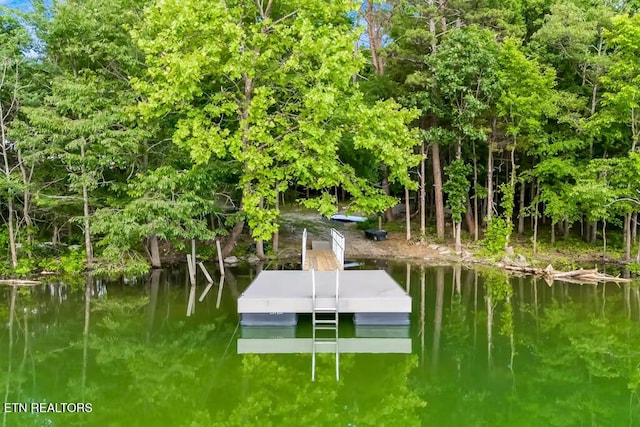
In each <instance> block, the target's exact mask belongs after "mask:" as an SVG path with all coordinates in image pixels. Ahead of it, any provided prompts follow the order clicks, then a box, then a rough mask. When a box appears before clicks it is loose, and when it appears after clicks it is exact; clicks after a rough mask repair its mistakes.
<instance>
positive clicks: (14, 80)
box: [0, 9, 30, 268]
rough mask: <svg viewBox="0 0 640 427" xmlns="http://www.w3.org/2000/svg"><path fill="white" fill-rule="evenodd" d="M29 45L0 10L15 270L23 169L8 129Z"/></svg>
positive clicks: (0, 105) (0, 101) (6, 182)
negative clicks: (18, 197)
mask: <svg viewBox="0 0 640 427" xmlns="http://www.w3.org/2000/svg"><path fill="white" fill-rule="evenodd" d="M29 42H30V38H29V36H28V33H27V31H26V29H25V28H24V27H23V26H22V25H21V24H20V23H19V21H18V19H17V18H16V17H15V16H14V15H13V14H11V13H6V11H3V10H1V9H0V150H1V153H2V174H3V175H4V179H3V180H2V184H1V187H0V188H1V189H2V192H3V193H4V194H5V196H4V199H5V202H6V204H7V211H8V212H7V217H6V218H5V221H6V223H7V227H8V234H9V239H8V240H9V253H10V254H11V265H12V266H13V268H16V267H17V266H18V254H17V249H16V234H17V230H16V228H17V227H16V209H15V197H16V195H17V193H18V192H19V191H20V190H21V185H20V181H19V180H18V179H17V178H18V177H16V176H15V175H16V174H15V171H16V170H18V168H20V167H21V164H20V163H21V159H20V158H19V156H17V150H16V146H15V143H14V142H12V141H11V140H10V139H9V135H8V133H9V132H8V126H9V124H10V123H11V121H12V120H13V119H14V118H15V116H16V114H17V110H18V106H19V104H20V100H19V91H20V86H21V83H20V80H21V77H22V76H21V73H22V66H23V62H24V60H23V54H22V50H23V49H25V48H27V47H28V45H29Z"/></svg>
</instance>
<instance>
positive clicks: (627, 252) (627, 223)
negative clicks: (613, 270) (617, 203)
mask: <svg viewBox="0 0 640 427" xmlns="http://www.w3.org/2000/svg"><path fill="white" fill-rule="evenodd" d="M624 259H625V261H629V260H631V214H630V213H628V214H625V216H624Z"/></svg>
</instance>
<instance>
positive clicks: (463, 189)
mask: <svg viewBox="0 0 640 427" xmlns="http://www.w3.org/2000/svg"><path fill="white" fill-rule="evenodd" d="M444 172H445V174H446V175H447V178H448V180H447V182H445V184H444V191H445V193H447V206H448V207H449V209H451V218H452V219H453V223H454V224H453V229H454V232H455V239H456V252H461V251H462V243H461V241H460V230H461V227H462V215H463V214H464V212H465V210H466V209H467V203H466V202H467V197H468V195H469V187H470V185H469V180H468V179H467V175H469V174H470V173H471V167H470V166H469V165H466V164H464V161H462V159H457V160H454V161H453V162H451V164H449V166H447V167H445V168H444Z"/></svg>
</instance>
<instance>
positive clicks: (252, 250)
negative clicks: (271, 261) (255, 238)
mask: <svg viewBox="0 0 640 427" xmlns="http://www.w3.org/2000/svg"><path fill="white" fill-rule="evenodd" d="M262 249H263V250H264V251H265V253H266V252H268V251H269V249H271V243H269V242H262ZM247 253H249V254H255V253H256V243H255V242H253V243H252V244H251V245H250V246H249V250H248V251H247Z"/></svg>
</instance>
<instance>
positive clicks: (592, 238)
mask: <svg viewBox="0 0 640 427" xmlns="http://www.w3.org/2000/svg"><path fill="white" fill-rule="evenodd" d="M589 240H590V241H591V243H596V242H597V241H598V221H593V224H592V225H591V236H590V237H589Z"/></svg>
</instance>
